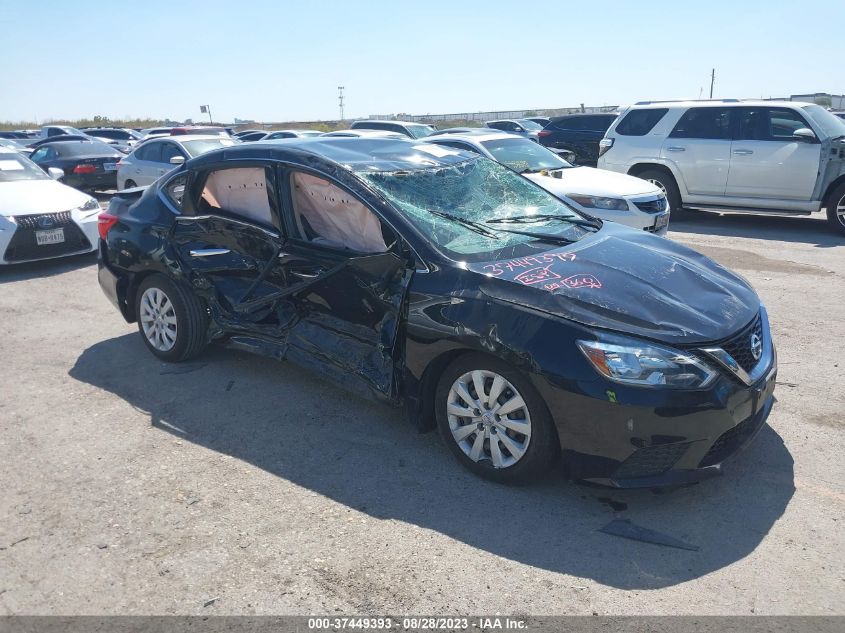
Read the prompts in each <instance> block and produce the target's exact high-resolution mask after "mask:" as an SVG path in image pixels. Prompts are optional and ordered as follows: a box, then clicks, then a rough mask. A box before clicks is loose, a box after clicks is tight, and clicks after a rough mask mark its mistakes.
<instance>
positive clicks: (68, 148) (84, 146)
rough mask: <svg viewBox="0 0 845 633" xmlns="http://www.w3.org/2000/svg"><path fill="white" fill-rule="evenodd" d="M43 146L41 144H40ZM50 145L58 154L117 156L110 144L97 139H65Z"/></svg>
mask: <svg viewBox="0 0 845 633" xmlns="http://www.w3.org/2000/svg"><path fill="white" fill-rule="evenodd" d="M42 147H43V146H42ZM50 147H52V148H53V149H55V150H56V151H57V152H58V153H59V156H117V155H118V151H117V150H116V149H115V148H114V147H112V146H111V145H106V144H105V143H100V142H99V141H65V142H63V143H54V144H51V145H50Z"/></svg>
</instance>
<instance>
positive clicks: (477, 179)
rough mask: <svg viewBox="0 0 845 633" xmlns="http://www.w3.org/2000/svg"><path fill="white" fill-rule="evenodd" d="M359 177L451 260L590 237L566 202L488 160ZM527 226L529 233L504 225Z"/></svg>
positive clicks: (542, 247)
mask: <svg viewBox="0 0 845 633" xmlns="http://www.w3.org/2000/svg"><path fill="white" fill-rule="evenodd" d="M358 175H359V176H360V177H362V178H363V179H364V180H365V181H366V182H367V183H369V184H370V185H371V186H373V187H374V188H375V189H377V190H378V191H379V192H381V193H382V194H383V195H384V196H385V197H386V198H387V199H388V200H389V201H390V202H391V203H392V204H393V205H394V206H395V207H396V208H397V209H398V210H399V211H401V212H403V213H404V214H405V216H406V217H407V218H408V219H409V220H410V221H411V222H412V223H413V224H414V225H415V226H416V227H417V228H418V229H419V230H420V232H421V233H422V234H423V235H426V236H428V237H429V239H430V241H431V243H432V245H433V246H435V247H437V248H438V250H440V251H441V252H443V253H445V254H446V255H447V256H448V257H451V258H455V259H464V260H468V261H470V260H471V261H482V260H484V259H495V258H496V257H497V255H496V253H498V252H502V251H505V250H508V252H513V250H512V249H514V248H515V247H522V246H526V247H528V249H527V250H529V251H530V250H532V247H533V248H536V249H537V250H548V249H549V243H550V242H551V243H559V242H560V241H573V242H574V241H577V240H579V239H580V238H581V237H583V236H584V235H585V234H587V233H588V232H591V231H590V228H587V227H585V226H583V223H584V220H583V218H582V217H581V216H579V215H578V214H576V213H575V212H574V211H573V210H572V209H571V208H570V207H568V206H567V205H566V204H564V203H563V202H561V201H560V200H558V199H557V198H555V197H554V196H552V195H551V194H549V193H548V192H546V191H545V190H544V189H541V188H540V187H538V186H537V185H535V184H534V183H532V182H531V181H529V180H526V179H525V178H523V177H522V176H519V175H517V174H515V173H514V172H513V171H511V170H510V169H508V168H506V167H504V166H503V165H500V164H498V163H496V162H494V161H492V160H489V159H487V158H482V157H478V158H472V159H469V160H467V161H464V162H461V163H458V164H455V165H449V166H447V167H439V166H438V167H430V168H421V169H415V170H407V171H392V172H383V171H382V172H366V171H363V170H361V171H359V172H358ZM450 216H451V217H450ZM532 218H534V219H535V221H531V219H532ZM526 220H527V221H529V222H530V224H528V225H527V226H529V227H530V228H525V226H523V225H519V226H518V227H517V226H514V224H509V223H508V222H514V223H516V222H521V221H526ZM578 223H581V224H578ZM505 227H507V228H505ZM591 228H592V230H595V228H594V227H591ZM521 229H525V231H524V232H521ZM529 232H530V235H528V234H526V233H529ZM546 236H548V239H544V237H546ZM517 250H519V249H517Z"/></svg>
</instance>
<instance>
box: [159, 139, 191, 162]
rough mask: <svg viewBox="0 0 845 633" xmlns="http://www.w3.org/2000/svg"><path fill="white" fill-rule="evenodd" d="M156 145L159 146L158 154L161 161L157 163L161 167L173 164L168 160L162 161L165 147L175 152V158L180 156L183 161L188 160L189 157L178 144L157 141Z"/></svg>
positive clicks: (168, 141)
mask: <svg viewBox="0 0 845 633" xmlns="http://www.w3.org/2000/svg"><path fill="white" fill-rule="evenodd" d="M157 145H160V146H161V151H160V152H159V156H161V161H159V163H160V164H162V165H172V164H173V163H171V162H170V160H169V159H168V160H164V150H165V148H167V147H172V148H174V150H175V151H176V154H175V156H181V157H182V158H184V159H185V160H189V159H190V157H189V156H187V155H186V153H185V150H184V149H183V148H182V146H181V145H179V143H174V142H173V141H170V140H167V141H159V143H157Z"/></svg>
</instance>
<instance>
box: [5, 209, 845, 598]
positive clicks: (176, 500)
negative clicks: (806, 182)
mask: <svg viewBox="0 0 845 633" xmlns="http://www.w3.org/2000/svg"><path fill="white" fill-rule="evenodd" d="M672 229H673V230H672V232H671V238H672V239H676V240H680V241H681V242H683V243H685V244H688V245H690V246H692V247H694V248H696V249H698V250H700V251H702V252H703V253H705V254H707V255H710V256H712V257H713V258H715V259H716V260H718V261H719V262H721V263H722V264H724V265H726V266H728V267H730V268H733V269H735V270H737V271H738V272H739V273H741V274H742V275H744V276H745V277H747V278H748V279H749V280H750V281H751V282H752V283H753V284H754V286H755V287H756V288H757V290H758V292H759V293H760V295H761V296H762V298H763V300H764V301H765V303H766V305H767V307H768V309H769V314H770V318H771V321H772V327H773V332H774V335H775V340H776V342H777V345H778V350H779V359H780V373H779V377H778V381H779V383H780V384H779V385H778V387H777V390H776V395H777V400H778V402H777V404H776V405H775V409H774V411H773V413H772V415H771V417H770V419H769V424H770V426H769V427H766V428H764V429H763V431H762V432H761V433H760V435H759V436H758V437H757V439H756V440H755V442H754V443H753V444H752V445H751V446H750V447H749V448H748V450H747V451H746V452H745V453H744V454H743V455H742V456H741V457H740V458H739V459H738V460H737V461H736V462H734V465H733V468H731V469H730V471H729V472H728V473H727V475H726V476H724V477H722V478H719V479H716V480H711V481H708V482H705V483H703V484H700V485H697V486H693V487H689V488H683V489H678V490H672V491H666V492H663V493H661V494H656V493H654V492H651V491H628V492H620V491H614V490H607V489H601V488H595V487H587V486H583V485H577V484H573V483H571V482H567V481H565V480H564V479H563V477H562V476H560V475H554V476H551V477H550V478H549V480H548V481H546V482H544V483H542V484H540V485H535V486H531V487H521V488H513V487H503V486H499V485H495V484H490V483H486V482H484V481H481V480H479V479H477V478H476V477H474V476H473V475H471V474H469V473H468V472H466V471H464V470H463V469H462V468H461V467H460V466H459V465H458V463H457V462H456V461H455V460H454V459H453V458H452V457H451V455H450V454H449V453H448V451H447V449H446V447H445V446H443V445H442V444H441V441H440V439H439V438H438V436H437V435H436V434H434V433H430V434H426V435H418V434H416V433H415V432H414V431H413V430H412V429H411V427H410V425H409V424H408V423H407V422H406V421H405V420H404V419H403V416H402V415H401V413H400V412H399V411H394V410H392V409H390V408H386V407H383V406H380V405H376V404H371V403H368V402H365V401H362V400H358V399H356V398H355V397H352V396H349V395H347V394H346V393H344V392H343V391H341V390H339V389H337V388H335V387H334V386H332V385H331V384H328V383H327V382H325V381H323V380H322V379H321V377H319V376H316V375H313V374H309V373H306V372H303V371H301V370H299V369H297V368H295V367H293V366H290V365H286V364H282V363H276V362H273V361H270V360H265V359H262V358H258V357H254V356H250V355H247V354H245V353H240V352H233V351H229V350H225V349H221V348H210V349H209V350H208V351H207V352H206V353H205V354H204V355H203V356H201V357H200V358H199V359H197V360H196V361H193V362H190V363H187V364H182V365H167V364H163V363H161V362H159V361H157V360H156V359H155V358H154V357H153V356H152V355H151V354H150V353H149V352H147V350H146V349H145V348H144V345H143V343H142V341H141V339H140V336H139V335H138V333H137V330H136V329H135V326H133V325H127V324H126V323H124V322H123V320H122V319H121V317H120V316H119V314H118V313H117V311H116V310H115V309H114V308H113V307H112V306H111V305H110V304H109V303H108V301H107V300H106V298H105V297H104V296H103V294H102V293H101V291H100V289H99V286H98V285H97V281H96V261H95V258H94V257H93V256H86V257H77V258H73V259H67V260H59V261H52V262H43V263H39V264H32V265H23V266H14V267H12V266H9V267H0V318H2V337H0V352H2V355H1V356H0V357H2V363H0V381H1V382H2V385H3V386H2V397H0V472H2V483H3V494H2V496H0V518H2V520H0V614H117V613H137V614H142V613H144V614H147V613H155V614H171V613H185V614H209V615H210V614H241V613H243V614H265V613H266V614H269V613H274V614H307V613H317V614H343V615H348V614H378V613H381V614H385V613H389V614H403V613H417V614H442V615H445V614H466V613H497V612H498V613H502V614H522V615H530V614H586V615H589V614H592V613H599V614H751V613H757V614H833V613H838V614H842V613H845V607H843V605H845V565H843V558H844V556H843V551H845V529H843V528H845V525H843V523H845V512H843V510H845V484H843V482H845V458H843V455H845V422H843V417H842V412H843V410H845V389H843V387H845V380H843V377H842V374H843V371H845V354H843V351H845V239H842V238H840V237H837V236H835V235H833V234H832V233H831V232H830V231H829V230H828V229H827V227H826V225H825V223H824V221H823V220H822V219H821V216H818V215H817V216H814V217H812V218H802V219H795V218H766V217H752V216H740V215H733V216H718V215H715V214H703V215H702V217H700V218H696V219H694V220H689V221H683V222H677V223H674V224H673V226H672ZM614 517H619V518H627V519H630V520H631V521H633V522H634V523H636V524H638V525H641V526H644V527H648V528H651V529H654V530H660V531H663V532H665V533H667V534H670V535H672V536H674V537H676V538H679V539H683V540H684V541H687V542H689V543H692V544H695V545H698V546H699V547H700V551H684V550H679V549H671V548H666V547H660V546H656V545H651V544H646V543H640V542H636V541H630V540H624V539H621V538H619V537H615V536H610V535H607V534H603V533H600V532H599V531H598V529H599V528H601V527H602V526H604V525H605V524H606V523H608V522H609V521H611V520H612V519H613V518H614Z"/></svg>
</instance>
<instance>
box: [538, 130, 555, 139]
mask: <svg viewBox="0 0 845 633" xmlns="http://www.w3.org/2000/svg"><path fill="white" fill-rule="evenodd" d="M551 134H552V133H551V132H550V131H549V130H540V131H539V132H537V136H539V137H540V138H544V137H546V136H551Z"/></svg>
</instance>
